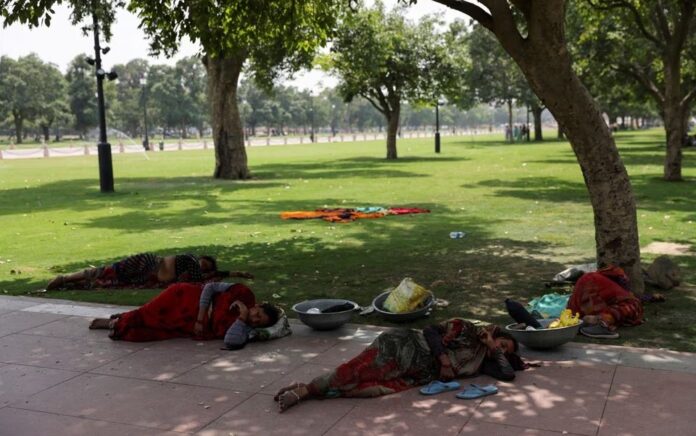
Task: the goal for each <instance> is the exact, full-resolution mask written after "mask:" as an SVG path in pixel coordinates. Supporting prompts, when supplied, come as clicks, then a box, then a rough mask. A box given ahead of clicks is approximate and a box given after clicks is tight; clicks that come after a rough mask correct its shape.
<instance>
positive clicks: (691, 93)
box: [680, 88, 696, 108]
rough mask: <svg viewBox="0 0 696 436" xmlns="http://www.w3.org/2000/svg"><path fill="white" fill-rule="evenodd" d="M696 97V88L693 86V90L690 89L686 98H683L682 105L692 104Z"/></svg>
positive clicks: (686, 106)
mask: <svg viewBox="0 0 696 436" xmlns="http://www.w3.org/2000/svg"><path fill="white" fill-rule="evenodd" d="M694 97H696V88H692V89H691V91H689V92H688V93H687V94H686V95H685V96H684V98H682V101H681V103H680V104H681V106H682V107H685V108H688V107H689V106H690V105H691V101H692V100H693V99H694Z"/></svg>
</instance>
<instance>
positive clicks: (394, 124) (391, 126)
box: [387, 102, 401, 159]
mask: <svg viewBox="0 0 696 436" xmlns="http://www.w3.org/2000/svg"><path fill="white" fill-rule="evenodd" d="M400 113H401V104H400V103H399V102H397V103H396V104H393V105H392V109H391V111H390V112H389V113H388V115H387V159H396V158H397V153H396V133H397V132H398V131H399V114H400Z"/></svg>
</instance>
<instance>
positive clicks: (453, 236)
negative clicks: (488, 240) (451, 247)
mask: <svg viewBox="0 0 696 436" xmlns="http://www.w3.org/2000/svg"><path fill="white" fill-rule="evenodd" d="M465 235H466V233H464V232H450V234H449V236H450V238H451V239H461V238H463V237H464V236H465Z"/></svg>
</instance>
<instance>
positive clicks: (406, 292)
mask: <svg viewBox="0 0 696 436" xmlns="http://www.w3.org/2000/svg"><path fill="white" fill-rule="evenodd" d="M429 295H430V292H428V290H427V289H425V288H424V287H423V286H421V285H419V284H418V283H416V282H414V281H413V279H411V278H410V277H406V278H404V279H403V280H402V281H401V283H399V286H397V287H396V289H394V290H393V291H392V292H391V294H389V296H388V297H387V299H386V300H384V304H383V305H382V306H383V307H384V308H385V309H386V310H388V311H389V312H392V313H407V312H413V311H414V310H416V309H418V308H419V307H420V306H421V305H422V304H423V303H424V302H425V300H426V299H427V298H428V296H429Z"/></svg>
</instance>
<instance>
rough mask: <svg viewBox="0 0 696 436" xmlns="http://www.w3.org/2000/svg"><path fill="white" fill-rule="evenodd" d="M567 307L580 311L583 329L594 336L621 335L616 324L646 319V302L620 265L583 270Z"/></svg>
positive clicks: (615, 336)
mask: <svg viewBox="0 0 696 436" xmlns="http://www.w3.org/2000/svg"><path fill="white" fill-rule="evenodd" d="M567 307H568V309H570V310H572V311H573V313H580V316H581V317H582V320H583V326H582V327H581V328H580V333H582V334H583V335H585V336H588V337H591V338H607V339H613V338H618V337H619V334H618V333H617V332H616V328H617V327H620V326H622V325H639V324H641V323H642V322H643V304H642V303H641V301H640V299H639V298H638V297H636V296H635V295H634V294H633V293H632V292H631V291H630V289H629V284H628V276H626V274H625V273H624V271H623V270H622V269H621V268H619V267H617V266H609V267H606V268H602V269H600V270H598V271H597V272H590V273H585V274H583V275H582V277H580V279H579V280H578V281H577V283H575V287H574V288H573V293H572V295H571V296H570V299H569V300H568V306H567Z"/></svg>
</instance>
